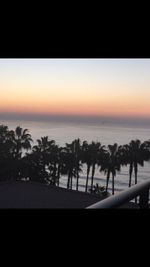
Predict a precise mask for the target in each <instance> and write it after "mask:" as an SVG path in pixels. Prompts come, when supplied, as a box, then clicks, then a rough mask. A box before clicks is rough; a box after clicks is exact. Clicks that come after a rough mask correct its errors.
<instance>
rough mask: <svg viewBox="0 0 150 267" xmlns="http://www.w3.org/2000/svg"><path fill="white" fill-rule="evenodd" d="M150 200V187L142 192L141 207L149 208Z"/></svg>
mask: <svg viewBox="0 0 150 267" xmlns="http://www.w3.org/2000/svg"><path fill="white" fill-rule="evenodd" d="M148 201H149V189H146V190H144V191H143V192H142V193H141V194H140V198H139V206H140V208H141V209H148V207H149V206H148Z"/></svg>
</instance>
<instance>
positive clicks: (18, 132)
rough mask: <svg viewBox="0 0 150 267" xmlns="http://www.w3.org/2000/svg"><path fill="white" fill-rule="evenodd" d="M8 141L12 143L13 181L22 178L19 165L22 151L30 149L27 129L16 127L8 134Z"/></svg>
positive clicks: (29, 136)
mask: <svg viewBox="0 0 150 267" xmlns="http://www.w3.org/2000/svg"><path fill="white" fill-rule="evenodd" d="M8 137H9V140H10V141H11V143H12V155H13V159H12V164H13V175H12V178H13V179H17V178H22V177H20V174H21V164H22V161H21V160H22V158H21V157H22V152H23V150H24V151H25V150H26V151H28V150H30V149H31V142H32V138H31V135H30V134H29V133H28V129H23V128H21V127H20V126H17V127H16V129H15V130H14V131H13V130H11V131H9V133H8Z"/></svg>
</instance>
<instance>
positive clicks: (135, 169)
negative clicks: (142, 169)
mask: <svg viewBox="0 0 150 267" xmlns="http://www.w3.org/2000/svg"><path fill="white" fill-rule="evenodd" d="M134 172H135V184H137V172H138V166H137V163H135V164H134Z"/></svg>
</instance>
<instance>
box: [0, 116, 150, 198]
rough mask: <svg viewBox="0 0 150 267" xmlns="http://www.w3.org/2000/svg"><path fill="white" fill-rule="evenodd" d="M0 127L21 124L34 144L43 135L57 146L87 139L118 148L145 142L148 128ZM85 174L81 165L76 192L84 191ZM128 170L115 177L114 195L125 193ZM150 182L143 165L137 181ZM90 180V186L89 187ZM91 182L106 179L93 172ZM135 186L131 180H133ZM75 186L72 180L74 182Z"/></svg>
mask: <svg viewBox="0 0 150 267" xmlns="http://www.w3.org/2000/svg"><path fill="white" fill-rule="evenodd" d="M0 124H5V125H8V126H9V129H15V127H16V126H18V125H20V126H21V127H23V128H27V129H29V132H30V134H31V135H32V138H33V140H34V143H36V140H37V139H38V138H40V137H43V136H49V138H50V139H54V140H55V141H56V143H57V144H59V145H64V144H65V143H69V142H71V141H73V140H74V139H75V138H80V139H81V141H83V140H87V141H88V142H91V141H99V142H101V144H103V145H106V146H107V145H108V144H114V143H115V142H117V143H118V144H119V145H123V144H127V143H129V142H130V141H131V140H134V139H140V140H141V141H145V140H148V139H150V128H143V127H132V128H131V126H129V127H127V126H126V127H124V126H117V125H109V126H106V125H102V124H101V125H92V124H90V125H88V124H87V123H86V124H81V123H80V124H78V123H64V122H62V123H60V122H59V123H58V122H54V121H48V122H42V121H39V122H37V121H23V122H20V121H17V120H14V121H8V120H7V121H4V120H1V121H0ZM85 175H86V168H85V166H84V171H83V173H81V174H80V179H79V184H80V185H79V190H81V191H83V190H84V188H85ZM128 177H129V175H128V167H122V169H121V172H120V173H118V174H117V176H116V178H115V191H116V193H117V192H119V191H121V190H124V189H126V188H127V187H128V180H129V178H128ZM148 179H150V163H147V162H145V165H144V167H139V171H138V182H140V181H146V180H148ZM66 181H67V178H66V177H63V178H62V179H61V181H60V186H62V187H65V186H66ZM90 182H91V181H90V179H89V184H90ZM94 183H99V184H100V185H102V186H103V185H105V184H106V176H105V175H104V174H103V173H100V172H99V170H98V169H97V170H96V173H95V180H94ZM133 183H134V177H133ZM74 186H75V180H74ZM109 190H111V179H110V184H109Z"/></svg>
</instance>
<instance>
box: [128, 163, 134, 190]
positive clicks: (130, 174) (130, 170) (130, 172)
mask: <svg viewBox="0 0 150 267" xmlns="http://www.w3.org/2000/svg"><path fill="white" fill-rule="evenodd" d="M132 171H133V165H132V164H130V168H129V187H131V180H132Z"/></svg>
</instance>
